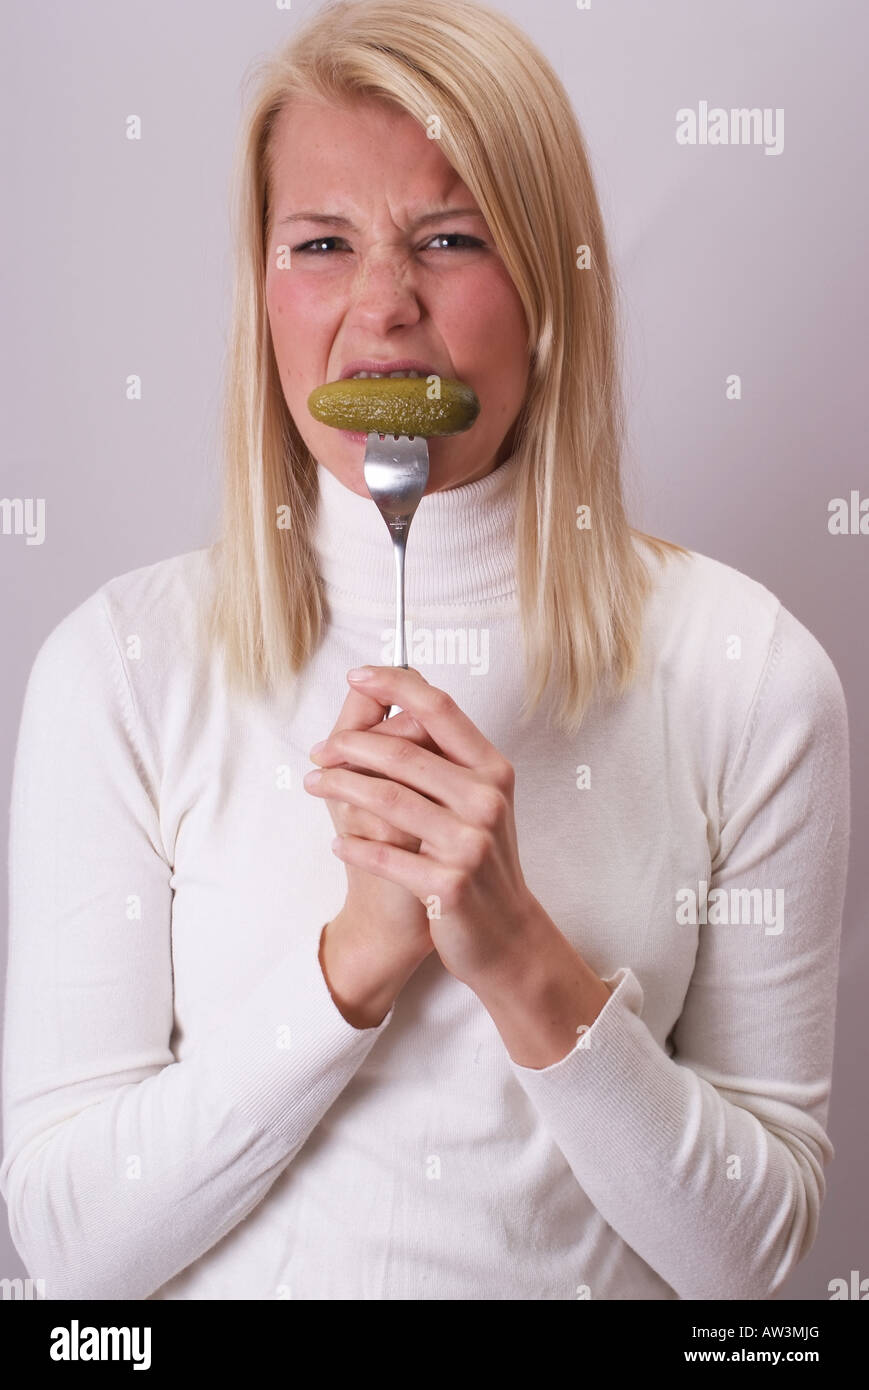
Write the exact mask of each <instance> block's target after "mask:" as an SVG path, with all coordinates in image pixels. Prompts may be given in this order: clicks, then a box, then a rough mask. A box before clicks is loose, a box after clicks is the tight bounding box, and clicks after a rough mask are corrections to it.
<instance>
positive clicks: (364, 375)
mask: <svg viewBox="0 0 869 1390" xmlns="http://www.w3.org/2000/svg"><path fill="white" fill-rule="evenodd" d="M421 376H422V372H417V371H415V370H414V369H413V368H411V369H410V371H408V372H354V373H353V377H352V380H353V381H367V380H369V378H371V379H373V380H375V381H380V380H381V379H382V378H383V377H390V378H391V379H392V380H394V381H398V380H402V379H404V378H406V377H411V378H414V379H417V378H419V377H421Z"/></svg>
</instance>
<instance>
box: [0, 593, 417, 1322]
mask: <svg viewBox="0 0 869 1390" xmlns="http://www.w3.org/2000/svg"><path fill="white" fill-rule="evenodd" d="M156 781H157V778H156V773H155V771H154V769H153V766H152V765H151V763H150V760H149V757H148V752H147V750H146V749H145V748H144V747H143V746H142V743H141V740H140V737H139V732H138V727H137V723H136V716H135V711H134V708H133V703H132V699H131V695H130V691H129V687H128V685H127V683H126V673H125V670H124V666H123V662H122V660H121V656H120V653H119V650H118V647H117V643H116V641H115V637H114V633H113V630H112V627H111V623H110V620H109V617H108V613H107V611H106V607H105V600H104V598H103V596H102V595H101V594H100V593H97V594H95V595H93V596H92V597H91V598H90V599H88V600H87V601H86V602H85V603H84V604H82V605H81V606H80V607H79V608H78V609H76V610H75V612H74V613H72V614H70V615H69V617H68V618H66V619H65V620H64V621H63V622H62V623H61V624H60V625H59V626H58V627H57V628H56V629H55V630H54V631H53V632H52V633H51V634H50V636H49V637H48V638H47V640H46V641H45V643H44V644H43V646H42V647H41V649H40V651H39V653H38V655H37V658H36V660H35V662H34V665H33V669H32V671H31V674H30V679H29V681H28V685H27V690H26V694H25V699H24V708H23V713H22V719H21V726H20V731H19V738H18V745H17V752H16V760H15V768H14V775H13V790H12V803H11V831H10V936H9V964H8V975H7V995H6V1019H5V1044H4V1144H5V1149H4V1155H3V1162H2V1167H0V1190H2V1193H3V1195H4V1197H5V1198H6V1200H7V1202H8V1206H9V1218H10V1227H11V1231H12V1236H13V1240H14V1242H15V1245H16V1247H17V1249H18V1251H19V1253H20V1254H21V1256H22V1258H23V1260H24V1261H25V1264H26V1265H27V1267H28V1269H29V1270H30V1271H31V1272H32V1273H33V1274H34V1275H35V1276H36V1275H38V1276H39V1277H42V1278H45V1279H46V1285H47V1295H48V1297H49V1298H52V1299H59V1298H66V1297H70V1298H88V1299H93V1298H121V1299H142V1298H147V1297H148V1296H149V1295H150V1294H152V1293H153V1292H154V1291H155V1290H156V1289H157V1288H159V1287H160V1286H161V1285H162V1284H164V1283H165V1282H166V1281H167V1280H169V1279H170V1278H172V1277H173V1276H174V1275H176V1274H177V1273H179V1272H180V1271H181V1270H182V1269H184V1268H186V1267H187V1266H188V1265H190V1264H191V1263H192V1262H193V1261H195V1260H196V1259H198V1258H199V1257H200V1256H201V1255H202V1254H204V1252H205V1251H207V1250H208V1249H210V1248H211V1247H212V1246H213V1245H215V1244H216V1243H217V1242H218V1241H219V1240H220V1239H221V1238H222V1237H223V1236H224V1235H226V1233H227V1232H228V1231H230V1230H231V1229H232V1228H233V1227H234V1226H235V1225H236V1224H237V1223H238V1222H239V1221H241V1220H242V1218H243V1217H245V1216H246V1215H247V1214H248V1212H250V1211H251V1210H252V1209H253V1208H254V1207H255V1206H256V1205H257V1203H259V1202H260V1201H262V1199H263V1197H265V1195H266V1193H267V1192H268V1191H269V1188H270V1187H271V1186H272V1184H273V1183H274V1181H275V1180H276V1178H277V1177H278V1176H279V1174H280V1173H281V1172H282V1171H283V1170H284V1169H285V1168H286V1167H287V1165H288V1164H289V1163H290V1162H291V1161H292V1159H293V1158H294V1157H295V1155H296V1154H297V1153H298V1151H299V1149H300V1148H301V1146H302V1145H303V1144H304V1142H305V1140H306V1139H307V1137H308V1135H309V1134H310V1133H311V1131H312V1129H313V1128H314V1126H315V1125H316V1124H317V1123H318V1121H319V1120H320V1118H321V1117H322V1116H323V1114H324V1113H325V1112H326V1111H327V1110H328V1108H329V1107H330V1105H332V1103H333V1102H334V1101H335V1100H336V1098H337V1097H338V1096H339V1095H340V1093H341V1091H342V1090H343V1089H344V1087H345V1086H346V1085H347V1083H348V1082H349V1081H350V1079H351V1078H352V1076H353V1075H354V1073H355V1072H356V1070H357V1069H358V1067H359V1066H360V1065H361V1063H362V1061H363V1060H364V1058H365V1057H366V1055H367V1054H368V1052H369V1051H370V1049H371V1047H372V1045H373V1044H374V1042H375V1041H376V1039H377V1037H378V1036H379V1035H380V1033H381V1032H382V1031H383V1030H384V1029H385V1028H386V1027H387V1026H388V1024H389V1021H390V1019H391V1016H392V1010H391V1008H390V1009H389V1012H388V1013H386V1015H385V1016H384V1017H382V1018H381V1013H382V1008H381V1007H380V1006H381V1005H385V1001H384V1000H383V999H380V998H379V999H378V1001H377V1005H378V1007H377V1017H378V1018H380V1022H379V1023H378V1025H377V1026H376V1027H370V1028H367V1029H365V1030H362V1029H357V1028H356V1027H354V1026H352V1024H351V1023H350V1022H348V1021H347V1020H346V1019H345V1018H344V1017H343V1016H342V1014H341V1013H340V1012H339V1010H338V1008H337V1007H336V1004H335V1001H334V1000H333V998H332V996H331V994H330V991H329V988H328V986H327V983H326V981H325V979H324V976H323V972H322V970H321V967H320V963H319V960H318V948H319V945H320V937H321V930H322V923H316V924H309V925H306V926H304V928H303V927H302V926H301V925H300V924H293V923H292V921H291V920H288V923H287V947H286V954H285V956H284V958H283V959H282V961H281V964H280V966H279V967H278V968H277V969H276V970H273V971H272V972H271V973H270V974H268V975H267V976H265V977H263V978H262V979H260V980H259V981H257V982H256V984H255V985H254V987H253V988H251V989H250V990H249V992H248V993H247V994H246V995H245V996H244V997H243V998H240V999H239V1000H238V1001H237V1003H236V1004H235V1006H234V1008H233V1010H232V1012H231V1013H229V1014H227V1015H226V1016H225V1017H224V1018H223V1019H222V1020H221V1023H220V1026H219V1027H217V1028H215V1030H214V1032H213V1034H212V1035H211V1036H209V1038H208V1039H207V1040H205V1041H204V1042H203V1044H202V1045H201V1046H200V1048H199V1049H198V1051H197V1052H196V1053H195V1054H192V1055H190V1056H189V1057H185V1058H184V1060H183V1061H181V1062H178V1061H176V1059H175V1057H174V1056H173V1053H172V1051H171V1048H170V1036H171V1033H172V1027H173V992H172V948H171V905H172V890H171V886H170V873H171V869H170V865H169V864H168V863H167V860H166V857H165V852H164V849H163V844H162V839H161V829H160V821H159V814H158V806H157V795H156V792H155V785H156ZM132 899H138V901H139V903H140V904H141V908H140V913H139V915H136V914H135V911H134V912H133V915H132V919H131V918H130V916H129V915H128V904H129V903H130V902H131V900H132ZM363 1012H364V1013H365V1015H366V1016H370V1015H371V1013H372V1010H371V1009H370V1008H368V1009H364V1010H363ZM287 1042H288V1045H287Z"/></svg>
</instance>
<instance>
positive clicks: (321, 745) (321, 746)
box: [311, 738, 327, 758]
mask: <svg viewBox="0 0 869 1390" xmlns="http://www.w3.org/2000/svg"><path fill="white" fill-rule="evenodd" d="M326 743H327V740H326V739H325V738H324V739H321V740H320V742H319V743H315V744H314V746H313V748H312V749H311V757H312V758H313V756H314V754H315V753H321V752H322V751H323V749H324V748H325V747H326Z"/></svg>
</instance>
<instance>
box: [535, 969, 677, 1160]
mask: <svg viewBox="0 0 869 1390" xmlns="http://www.w3.org/2000/svg"><path fill="white" fill-rule="evenodd" d="M603 978H604V981H605V983H606V984H613V983H614V984H615V988H614V989H613V992H612V994H611V995H610V997H609V999H608V1000H607V1002H606V1003H605V1004H604V1006H603V1008H602V1009H601V1011H600V1013H599V1014H598V1016H597V1018H596V1019H595V1020H594V1023H592V1025H591V1027H590V1028H589V1029H588V1030H587V1031H586V1032H585V1033H583V1034H582V1035H581V1036H580V1038H579V1039H578V1041H577V1042H576V1043H575V1044H574V1046H573V1047H572V1048H571V1050H570V1052H568V1054H567V1056H566V1057H561V1058H560V1059H559V1060H558V1061H557V1062H553V1063H552V1065H551V1066H548V1067H542V1068H540V1069H536V1068H534V1067H523V1066H520V1064H519V1063H518V1062H514V1061H513V1059H512V1058H510V1065H511V1066H512V1068H513V1072H514V1074H515V1075H516V1077H517V1079H518V1081H519V1083H520V1085H521V1086H522V1088H523V1090H524V1091H525V1093H526V1095H527V1096H528V1098H529V1099H530V1100H531V1102H532V1104H533V1105H534V1106H535V1108H536V1109H537V1110H538V1112H539V1114H540V1115H541V1116H542V1117H543V1118H544V1119H545V1121H546V1123H547V1128H548V1129H549V1130H550V1132H551V1133H552V1135H553V1137H554V1138H555V1141H556V1143H558V1144H559V1147H561V1149H562V1152H564V1153H565V1155H566V1157H567V1158H568V1160H569V1161H571V1166H572V1167H573V1166H574V1164H573V1161H572V1160H574V1159H575V1160H577V1161H578V1164H579V1166H581V1164H582V1161H583V1159H584V1157H585V1155H586V1145H587V1144H588V1141H589V1138H590V1137H594V1144H595V1147H596V1161H598V1162H599V1160H600V1157H601V1153H602V1152H604V1151H606V1152H608V1153H610V1154H611V1156H613V1157H615V1156H619V1157H623V1156H624V1155H625V1154H626V1153H629V1152H630V1151H631V1146H632V1143H633V1139H634V1136H635V1131H636V1130H637V1117H638V1113H639V1112H638V1108H637V1107H638V1100H637V1096H638V1095H640V1096H642V1104H641V1110H642V1112H643V1113H644V1114H645V1115H646V1116H647V1115H648V1114H649V1113H652V1114H653V1115H654V1118H655V1122H656V1123H657V1124H659V1125H665V1126H666V1125H667V1124H672V1123H677V1124H681V1123H682V1122H683V1120H684V1115H683V1113H682V1105H681V1097H680V1093H679V1088H678V1087H674V1086H673V1083H672V1077H671V1076H670V1074H669V1072H668V1070H666V1068H668V1067H669V1058H668V1056H667V1053H666V1052H665V1051H664V1050H663V1048H661V1047H659V1045H658V1044H657V1042H656V1041H655V1039H654V1038H653V1037H652V1034H651V1033H650V1032H649V1029H648V1027H647V1025H646V1024H645V1023H644V1022H643V1020H642V1018H641V1016H640V1015H641V1011H642V1007H643V988H642V985H641V984H640V982H639V980H638V979H637V977H636V975H635V974H634V972H633V970H631V968H630V967H629V966H622V967H621V968H620V969H619V970H617V971H616V972H615V974H614V975H610V976H604V977H603ZM574 1172H576V1168H574Z"/></svg>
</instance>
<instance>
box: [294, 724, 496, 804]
mask: <svg viewBox="0 0 869 1390" xmlns="http://www.w3.org/2000/svg"><path fill="white" fill-rule="evenodd" d="M311 761H312V762H315V763H317V765H318V766H319V767H323V768H326V767H335V768H337V767H352V768H354V769H360V770H364V771H365V772H370V773H371V774H372V775H374V776H379V777H385V778H388V779H389V780H390V781H392V782H400V783H401V784H402V786H405V787H410V788H411V789H412V790H414V791H417V792H422V794H423V795H424V796H427V797H430V798H432V799H433V800H435V801H438V802H440V804H441V805H442V806H445V807H447V808H448V809H449V810H450V811H452V812H453V814H454V815H455V816H457V817H458V819H459V820H461V821H469V822H471V823H472V824H473V823H474V822H475V821H476V820H477V819H478V818H479V817H486V816H487V815H488V814H489V812H490V811H491V812H492V813H494V810H495V807H494V805H493V803H494V800H495V798H496V797H498V795H499V794H498V792H497V791H495V789H494V788H492V787H490V786H485V787H483V786H480V785H479V783H478V782H477V781H476V780H475V778H474V774H473V773H472V772H471V771H470V770H469V769H468V768H465V767H457V766H456V764H455V763H451V762H448V761H447V760H446V758H442V757H440V756H438V754H436V753H431V752H429V751H428V749H426V748H421V747H419V745H418V744H416V743H413V742H412V741H411V740H410V739H406V738H402V739H382V738H377V737H376V736H375V735H374V734H373V733H372V732H371V731H370V730H368V731H365V730H361V729H342V730H341V732H340V733H337V734H333V735H332V736H331V738H328V739H327V740H326V743H325V745H324V746H323V747H322V748H321V749H320V750H319V752H318V753H317V754H316V755H314V754H312V756H311Z"/></svg>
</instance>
